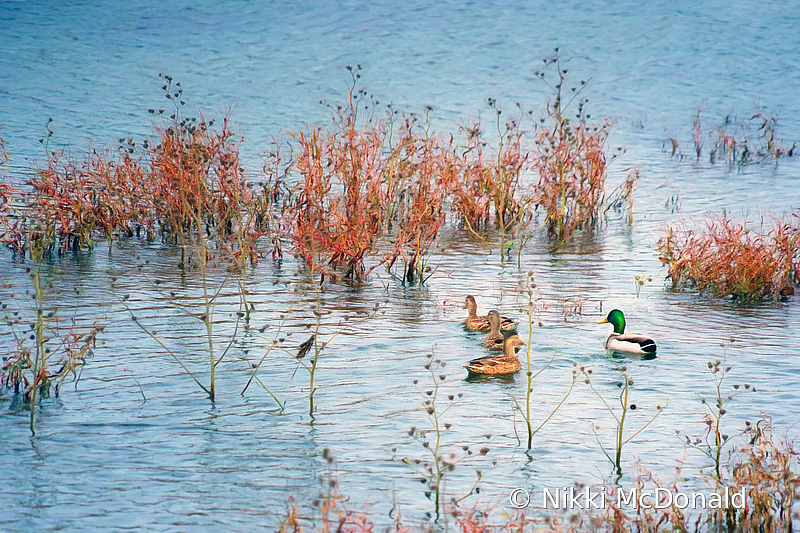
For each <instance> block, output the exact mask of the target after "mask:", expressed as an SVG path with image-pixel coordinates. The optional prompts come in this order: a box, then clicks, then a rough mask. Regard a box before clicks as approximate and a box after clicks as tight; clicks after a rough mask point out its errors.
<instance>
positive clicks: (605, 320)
mask: <svg viewBox="0 0 800 533" xmlns="http://www.w3.org/2000/svg"><path fill="white" fill-rule="evenodd" d="M606 322H608V319H607V318H604V319H603V320H601V321H600V322H598V324H605V323H606Z"/></svg>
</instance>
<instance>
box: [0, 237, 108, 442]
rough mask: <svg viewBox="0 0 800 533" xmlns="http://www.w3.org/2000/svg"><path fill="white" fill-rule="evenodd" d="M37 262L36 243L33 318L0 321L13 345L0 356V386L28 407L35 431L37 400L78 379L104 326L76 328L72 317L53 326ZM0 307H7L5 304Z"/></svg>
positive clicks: (32, 273) (11, 315) (31, 271)
mask: <svg viewBox="0 0 800 533" xmlns="http://www.w3.org/2000/svg"><path fill="white" fill-rule="evenodd" d="M41 260H42V250H41V249H40V248H38V247H35V248H34V249H32V250H31V264H32V266H31V267H29V268H27V271H28V273H29V274H30V278H31V281H32V283H33V301H34V304H35V309H34V311H35V313H36V317H35V319H34V320H33V321H28V320H25V319H23V318H22V317H20V315H19V311H14V312H10V313H8V314H6V316H5V317H4V319H3V323H4V324H5V326H7V327H8V329H9V332H10V334H11V336H13V338H14V340H15V344H16V346H15V348H14V351H13V352H12V353H11V354H9V355H7V356H5V357H3V363H2V367H0V388H7V389H11V390H12V391H13V392H14V394H15V395H17V396H18V398H20V399H21V402H22V405H23V406H25V407H27V408H28V409H29V410H30V429H31V433H34V434H35V433H36V430H35V414H36V406H37V401H38V400H41V399H43V398H46V397H48V396H49V395H50V394H51V393H54V394H55V396H58V395H59V393H60V392H61V386H62V385H63V384H64V382H65V381H66V380H67V379H68V378H69V377H70V376H72V378H73V379H75V380H77V379H78V373H77V372H78V370H79V369H80V368H81V367H82V366H83V365H84V364H86V361H87V359H88V358H89V357H90V356H91V354H92V350H93V349H94V346H95V341H96V339H97V336H98V335H99V334H100V333H101V332H102V331H103V329H104V326H102V325H101V324H100V323H99V322H95V323H94V324H93V325H92V326H91V327H88V328H86V327H84V328H79V327H78V326H77V324H76V323H75V320H74V319H73V320H72V324H71V327H69V328H68V329H67V330H66V331H64V330H63V329H62V328H61V327H59V325H58V318H57V317H56V316H55V314H56V312H55V311H50V312H48V313H46V312H45V301H44V294H45V290H46V288H48V287H51V286H52V282H47V281H46V280H45V279H44V276H43V273H42V270H41V263H42V261H41ZM2 307H3V309H6V308H7V305H6V304H2ZM56 358H57V359H56ZM54 359H55V362H54V361H53V360H54Z"/></svg>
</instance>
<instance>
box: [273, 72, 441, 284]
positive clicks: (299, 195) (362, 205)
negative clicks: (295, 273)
mask: <svg viewBox="0 0 800 533" xmlns="http://www.w3.org/2000/svg"><path fill="white" fill-rule="evenodd" d="M349 70H350V72H351V74H352V84H351V86H350V90H349V92H348V96H347V101H346V102H345V105H344V106H341V105H339V106H336V107H333V106H331V107H332V109H334V120H333V124H332V125H331V127H329V128H328V129H322V128H320V129H315V130H311V131H307V132H297V133H293V134H292V137H293V138H294V139H295V141H296V142H297V144H298V148H297V153H298V155H297V156H296V159H295V164H294V167H295V168H296V170H297V172H298V173H299V174H300V180H299V182H298V184H297V185H296V186H295V187H294V189H293V190H292V196H291V198H290V200H289V201H288V202H287V207H286V213H287V216H286V233H287V234H288V236H289V238H290V239H291V241H292V243H293V245H294V253H295V254H296V255H297V256H298V257H301V258H302V260H303V261H304V262H305V264H306V265H307V266H308V267H309V268H310V269H311V271H312V272H320V273H321V276H322V279H323V280H324V279H325V278H329V279H340V278H343V279H348V280H359V279H363V278H364V277H365V276H367V275H368V274H369V273H370V272H371V271H372V270H373V269H375V268H376V267H378V266H380V265H381V264H387V263H388V265H389V268H390V267H391V266H392V265H393V264H394V262H395V260H396V259H397V258H398V257H402V258H403V259H404V268H403V275H402V276H401V277H402V279H404V280H408V281H414V280H415V279H418V280H419V281H420V282H422V281H423V279H422V277H421V275H420V272H421V266H422V265H423V255H424V253H425V252H426V251H427V249H428V247H429V246H430V244H431V243H432V242H433V240H434V238H435V237H436V235H437V233H438V230H439V227H440V225H441V223H442V221H443V214H442V212H441V204H442V202H443V200H444V197H445V195H446V194H447V187H446V183H447V180H448V179H450V177H451V176H452V174H450V173H448V172H447V171H442V170H441V169H442V167H443V165H442V154H443V153H444V152H443V151H442V148H441V147H440V143H439V142H438V141H437V140H435V139H431V138H427V137H425V136H424V135H422V134H421V133H420V132H419V131H418V130H417V129H416V126H415V121H413V120H408V121H406V122H405V123H404V125H403V126H401V128H400V132H399V139H398V140H397V141H396V143H394V144H392V143H391V142H390V141H389V139H388V138H387V132H388V131H390V128H391V125H389V124H386V123H385V122H383V121H381V120H378V119H377V118H375V116H374V115H373V114H372V113H371V112H368V111H364V113H363V116H362V115H361V114H360V112H359V109H360V107H364V106H365V104H364V99H365V98H366V92H365V91H364V90H363V89H361V90H357V89H356V80H357V79H358V76H359V75H358V74H356V72H357V70H358V69H353V68H352V67H349ZM381 239H386V240H387V242H388V243H389V247H388V249H387V248H386V247H383V248H382V249H383V252H382V253H381V254H379V257H378V260H377V262H376V263H375V264H373V265H372V266H370V267H366V265H365V260H366V257H367V256H368V255H369V254H370V253H372V252H373V251H375V250H376V249H378V247H379V241H380V240H381Z"/></svg>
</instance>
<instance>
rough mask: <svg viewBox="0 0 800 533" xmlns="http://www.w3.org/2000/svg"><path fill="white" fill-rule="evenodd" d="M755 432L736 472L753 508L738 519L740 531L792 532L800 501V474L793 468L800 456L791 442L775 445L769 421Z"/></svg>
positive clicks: (753, 427) (735, 475)
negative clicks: (795, 507)
mask: <svg viewBox="0 0 800 533" xmlns="http://www.w3.org/2000/svg"><path fill="white" fill-rule="evenodd" d="M750 428H751V429H752V434H753V438H752V440H751V442H750V447H749V448H747V449H745V450H743V455H744V457H745V460H742V461H740V462H739V463H738V464H736V465H735V466H734V468H733V483H734V486H736V487H742V486H743V487H745V490H746V493H747V499H748V500H749V505H748V506H746V507H745V509H742V510H740V511H739V512H738V513H737V516H735V522H736V523H737V526H738V530H739V531H791V530H792V523H793V517H792V515H793V510H792V508H793V507H794V504H795V502H796V501H797V499H798V497H800V474H798V472H796V471H794V470H793V468H794V467H795V466H796V463H797V456H798V453H797V452H796V451H795V450H794V449H793V447H792V443H791V442H788V441H787V442H779V444H775V443H774V442H773V440H772V436H771V435H770V433H769V428H770V425H769V423H768V421H767V420H761V421H759V422H758V423H757V424H755V425H754V426H750Z"/></svg>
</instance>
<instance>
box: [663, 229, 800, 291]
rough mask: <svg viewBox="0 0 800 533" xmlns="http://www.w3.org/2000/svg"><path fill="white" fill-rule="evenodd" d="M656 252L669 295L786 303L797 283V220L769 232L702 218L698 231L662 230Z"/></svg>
mask: <svg viewBox="0 0 800 533" xmlns="http://www.w3.org/2000/svg"><path fill="white" fill-rule="evenodd" d="M762 228H763V220H762ZM658 250H659V252H660V253H661V255H660V257H659V259H660V260H661V262H662V263H664V264H665V265H666V266H667V268H668V277H669V278H671V279H672V287H673V288H674V289H677V288H684V289H689V290H696V291H698V292H710V293H711V294H713V295H715V296H718V297H727V296H730V297H732V298H734V299H737V300H743V301H750V300H760V299H779V298H786V297H789V296H791V295H792V294H794V285H796V284H797V282H798V280H800V219H798V217H797V215H792V219H790V221H789V222H787V221H786V220H780V219H774V225H773V227H772V228H771V229H769V230H766V231H765V230H764V229H762V230H761V231H754V230H752V229H751V228H749V227H748V226H747V224H746V223H742V224H740V223H736V222H733V221H731V220H730V219H728V218H727V217H725V216H720V217H714V218H707V219H705V220H704V221H703V224H702V226H700V228H695V229H689V228H686V227H683V228H679V229H677V230H676V229H673V228H672V227H667V228H666V231H665V235H664V236H663V237H661V239H659V241H658Z"/></svg>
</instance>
